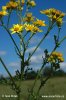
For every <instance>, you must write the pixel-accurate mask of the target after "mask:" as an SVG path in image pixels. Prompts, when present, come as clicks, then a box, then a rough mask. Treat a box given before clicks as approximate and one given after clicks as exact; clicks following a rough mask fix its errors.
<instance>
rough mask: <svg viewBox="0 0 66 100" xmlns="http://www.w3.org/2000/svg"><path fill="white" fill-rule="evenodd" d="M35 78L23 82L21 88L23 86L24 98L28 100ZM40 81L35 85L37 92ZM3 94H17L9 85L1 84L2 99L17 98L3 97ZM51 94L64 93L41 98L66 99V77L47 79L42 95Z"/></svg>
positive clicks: (10, 99)
mask: <svg viewBox="0 0 66 100" xmlns="http://www.w3.org/2000/svg"><path fill="white" fill-rule="evenodd" d="M33 82H34V80H28V81H24V82H22V85H21V88H22V95H21V96H22V97H21V98H22V100H27V95H28V89H29V88H31V86H32V84H33ZM39 84H40V82H39V80H38V81H37V84H36V86H35V92H36V91H37V88H38V86H39ZM3 95H6V96H8V95H16V94H15V92H14V91H12V89H11V87H10V86H8V85H3V84H0V100H16V98H15V97H11V98H9V97H2V96H3ZM49 95H51V96H52V95H54V96H55V95H60V96H62V95H64V98H63V97H58V98H57V97H55V98H50V97H47V98H46V97H45V98H44V97H42V98H41V99H40V100H66V77H54V78H51V79H49V80H48V81H47V83H46V84H45V86H44V87H43V88H42V89H41V91H40V96H49Z"/></svg>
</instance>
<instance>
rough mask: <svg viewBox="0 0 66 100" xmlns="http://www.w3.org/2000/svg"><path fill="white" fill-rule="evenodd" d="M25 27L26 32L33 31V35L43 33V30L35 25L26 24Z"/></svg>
mask: <svg viewBox="0 0 66 100" xmlns="http://www.w3.org/2000/svg"><path fill="white" fill-rule="evenodd" d="M24 26H25V29H26V31H31V32H32V33H36V32H42V30H40V29H39V28H38V27H37V26H34V25H33V24H27V23H26V24H25V25H24Z"/></svg>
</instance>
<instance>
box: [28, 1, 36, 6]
mask: <svg viewBox="0 0 66 100" xmlns="http://www.w3.org/2000/svg"><path fill="white" fill-rule="evenodd" d="M27 5H28V6H32V7H34V6H36V3H35V1H33V0H28V1H27Z"/></svg>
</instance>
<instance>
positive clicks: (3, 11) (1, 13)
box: [0, 6, 8, 18]
mask: <svg viewBox="0 0 66 100" xmlns="http://www.w3.org/2000/svg"><path fill="white" fill-rule="evenodd" d="M6 10H7V8H6V6H2V11H0V18H1V17H3V16H5V15H7V14H8V13H7V11H6Z"/></svg>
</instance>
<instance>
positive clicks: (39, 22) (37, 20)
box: [33, 19, 46, 26]
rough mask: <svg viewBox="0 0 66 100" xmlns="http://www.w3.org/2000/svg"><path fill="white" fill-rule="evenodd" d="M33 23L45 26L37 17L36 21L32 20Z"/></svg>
mask: <svg viewBox="0 0 66 100" xmlns="http://www.w3.org/2000/svg"><path fill="white" fill-rule="evenodd" d="M33 24H34V25H37V26H46V24H45V21H43V20H39V19H36V21H34V22H33Z"/></svg>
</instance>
